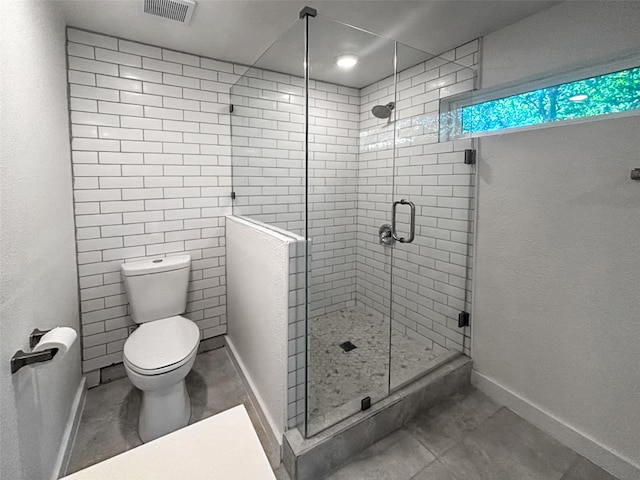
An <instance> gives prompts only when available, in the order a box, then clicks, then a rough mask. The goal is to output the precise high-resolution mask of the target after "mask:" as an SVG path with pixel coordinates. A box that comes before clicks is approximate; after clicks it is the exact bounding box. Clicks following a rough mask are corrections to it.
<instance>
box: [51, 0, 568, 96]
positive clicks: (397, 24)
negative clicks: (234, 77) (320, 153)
mask: <svg viewBox="0 0 640 480" xmlns="http://www.w3.org/2000/svg"><path fill="white" fill-rule="evenodd" d="M52 1H55V2H56V3H57V4H58V5H59V7H60V9H61V10H62V13H63V16H64V18H65V19H66V22H67V24H68V25H70V26H74V27H78V28H83V29H87V30H91V31H95V32H100V33H105V34H109V35H114V36H117V37H121V38H126V39H129V40H134V41H137V42H142V43H148V44H152V45H157V46H161V47H165V48H169V49H173V50H178V51H182V52H188V53H194V54H198V55H202V56H206V57H210V58H215V59H219V60H226V61H232V62H236V63H241V64H245V65H252V64H253V63H254V62H255V61H256V60H257V59H258V58H260V56H261V55H262V54H263V53H264V52H265V50H267V48H268V47H269V46H270V45H271V44H273V43H274V42H275V41H276V40H278V43H277V45H276V47H275V48H274V49H272V50H271V51H270V52H269V54H267V55H265V56H263V58H262V59H261V60H260V67H261V68H268V69H271V70H276V71H283V72H288V73H299V72H297V71H298V70H300V64H301V63H300V61H299V58H298V57H299V55H301V52H302V48H303V45H302V42H303V38H304V37H303V36H302V32H303V30H302V25H294V24H295V23H296V22H297V20H298V14H299V11H300V10H301V9H302V8H303V7H304V6H305V5H309V6H311V7H313V8H315V9H317V11H318V14H319V15H321V16H324V17H329V18H332V19H337V20H339V21H341V22H344V23H347V24H350V25H355V26H357V27H359V28H361V29H365V30H368V31H371V32H375V33H376V34H378V35H381V36H383V37H388V38H393V39H395V40H398V41H399V42H402V43H404V44H406V45H409V46H412V47H415V48H418V49H420V50H423V51H424V52H430V53H431V54H440V53H444V52H446V51H447V50H450V49H452V48H455V47H457V46H459V45H462V44H464V43H466V42H468V41H470V40H473V39H474V38H477V37H479V36H483V35H486V34H487V33H489V32H492V31H494V30H497V29H499V28H501V27H503V26H505V25H509V24H511V23H514V22H516V21H518V20H520V19H522V18H525V17H527V16H530V15H533V14H535V13H537V12H539V11H541V10H544V9H546V8H549V7H550V6H552V5H554V4H556V3H559V2H557V1H543V0H536V1H528V0H521V1H513V0H508V1H492V0H475V1H463V0H460V1H458V0H448V1H429V0H424V1H407V0H393V1H383V0H356V1H336V0H306V1H279V0H255V1H245V0H234V1H218V0H199V1H198V2H197V6H196V9H195V12H194V14H193V18H192V20H191V23H190V24H189V25H183V24H180V23H178V22H174V21H171V20H165V19H162V18H158V17H154V16H152V15H147V14H144V13H143V12H142V4H143V0H52ZM313 22H315V24H316V25H317V26H316V27H315V30H313V27H311V28H312V30H311V33H310V35H311V37H312V44H311V55H312V57H311V65H312V68H313V66H314V62H313V54H314V52H315V53H316V54H317V57H318V59H319V58H320V56H321V55H320V53H322V55H323V56H324V57H325V58H324V59H323V60H322V62H324V64H326V65H325V66H324V67H322V68H320V66H319V63H318V64H317V65H318V68H316V73H317V76H316V78H320V79H323V80H328V81H333V82H334V83H339V84H342V85H350V86H355V87H362V86H364V85H368V84H370V83H372V82H373V81H375V80H377V79H378V78H383V77H384V76H387V75H389V74H390V73H391V72H389V73H385V72H387V71H388V70H389V65H392V61H393V60H392V57H391V59H389V48H390V45H392V42H388V41H385V40H383V39H377V38H376V37H373V36H370V35H368V34H365V33H362V32H357V31H355V30H351V29H348V28H347V27H343V26H337V25H335V24H333V25H332V24H331V22H329V21H328V20H327V19H321V18H320V17H318V18H316V19H314V20H313ZM312 25H313V23H312ZM285 32H287V33H286V35H285ZM283 35H284V36H283ZM368 45H370V47H368ZM314 46H315V51H314V50H313V48H314ZM374 50H376V51H374ZM404 52H405V54H404V55H402V53H403V52H402V51H400V52H399V57H400V56H403V57H404V58H405V59H406V63H411V62H410V61H409V57H412V58H416V59H417V58H422V60H424V59H426V58H428V56H424V55H421V54H419V53H418V52H415V51H412V50H411V49H408V48H405V50H404ZM341 53H356V54H358V55H359V56H361V55H362V54H363V53H364V54H365V55H364V56H365V57H367V56H368V60H369V61H366V62H362V66H359V68H360V69H359V71H358V73H357V74H356V73H354V74H351V76H345V74H344V72H340V71H338V70H337V69H335V68H334V67H333V62H332V61H331V62H329V61H328V60H327V59H328V58H329V57H330V58H331V59H333V56H334V55H339V54H341ZM422 60H421V61H422ZM329 63H331V65H329ZM416 63H417V62H416ZM381 73H385V74H384V75H381Z"/></svg>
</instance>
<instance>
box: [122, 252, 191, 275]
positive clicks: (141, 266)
mask: <svg viewBox="0 0 640 480" xmlns="http://www.w3.org/2000/svg"><path fill="white" fill-rule="evenodd" d="M190 266H191V256H190V255H177V256H175V257H166V258H154V259H148V260H141V261H138V262H127V263H123V264H122V265H120V270H121V271H122V275H124V276H125V277H134V276H137V275H149V274H152V273H162V272H169V271H171V270H180V269H181V268H189V267H190Z"/></svg>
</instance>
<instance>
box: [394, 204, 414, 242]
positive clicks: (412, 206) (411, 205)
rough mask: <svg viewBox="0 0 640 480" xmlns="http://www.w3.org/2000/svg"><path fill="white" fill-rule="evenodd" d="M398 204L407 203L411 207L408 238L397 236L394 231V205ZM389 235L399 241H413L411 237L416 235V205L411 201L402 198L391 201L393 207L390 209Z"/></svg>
mask: <svg viewBox="0 0 640 480" xmlns="http://www.w3.org/2000/svg"><path fill="white" fill-rule="evenodd" d="M398 205H409V207H410V208H411V223H410V225H411V227H410V230H409V238H404V237H399V236H398V233H397V231H396V207H397V206H398ZM391 235H392V236H393V238H394V239H396V240H397V241H399V242H400V243H411V242H413V239H414V238H415V236H416V206H415V204H414V203H413V202H411V201H409V200H405V199H404V198H403V199H402V200H397V201H395V202H393V208H392V209H391Z"/></svg>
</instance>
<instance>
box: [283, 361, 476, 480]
mask: <svg viewBox="0 0 640 480" xmlns="http://www.w3.org/2000/svg"><path fill="white" fill-rule="evenodd" d="M472 363H473V362H472V361H471V359H470V358H469V357H466V356H463V355H460V356H457V357H455V358H453V359H451V360H450V361H449V362H447V363H445V364H443V365H441V366H439V367H438V368H436V369H435V370H433V371H432V372H430V373H428V374H427V375H425V376H424V377H422V378H419V379H418V380H416V381H414V382H412V383H410V384H408V385H406V386H404V387H402V388H401V389H399V390H397V391H396V392H394V393H392V394H391V395H390V396H389V397H387V398H386V399H384V400H382V401H380V402H378V403H376V404H374V405H373V406H372V407H371V409H369V410H367V411H364V412H359V413H356V414H355V415H352V416H351V417H349V418H347V419H346V420H344V421H342V422H340V423H339V424H337V425H334V426H332V427H330V428H328V429H326V430H324V431H322V432H320V433H318V434H317V435H314V436H313V437H311V438H309V439H305V438H304V437H303V436H302V434H301V433H300V431H299V430H298V429H297V428H292V429H290V430H288V431H287V432H286V433H285V435H284V441H283V445H282V447H283V452H282V453H283V459H282V460H283V463H284V466H285V468H286V469H287V471H288V472H289V475H290V476H291V478H292V480H317V479H319V478H323V477H324V476H326V475H327V474H328V473H330V472H332V471H334V470H336V469H338V468H339V467H340V466H342V465H343V464H344V463H345V462H346V461H347V460H348V459H349V458H351V457H353V456H354V455H357V454H358V453H360V452H361V451H363V450H365V449H366V448H367V447H369V446H371V445H373V444H374V443H376V442H377V441H378V440H381V439H382V438H384V437H386V436H387V435H389V434H391V433H393V432H394V431H396V430H397V429H399V428H401V427H402V426H403V425H405V424H406V423H407V422H408V421H409V420H411V419H412V418H413V417H415V416H416V415H418V414H419V413H421V412H423V411H425V410H427V409H429V408H430V407H432V406H433V405H435V404H436V403H438V402H440V401H442V400H444V399H445V398H446V397H448V396H450V395H452V394H454V393H456V392H458V391H461V390H463V389H465V388H467V387H469V385H470V377H471V368H472Z"/></svg>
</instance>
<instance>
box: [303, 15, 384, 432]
mask: <svg viewBox="0 0 640 480" xmlns="http://www.w3.org/2000/svg"><path fill="white" fill-rule="evenodd" d="M344 55H352V56H354V55H355V56H356V57H357V64H356V65H355V66H354V67H353V68H351V69H346V68H341V67H339V66H338V65H337V61H338V59H339V58H340V57H341V56H344ZM393 74H394V42H393V41H390V40H387V39H383V38H380V37H377V36H375V35H372V34H370V33H367V32H364V31H362V30H358V29H355V28H352V27H349V26H347V25H344V24H341V23H338V22H335V21H332V20H329V19H327V18H323V17H320V16H318V17H315V18H311V19H310V21H309V75H310V85H309V118H308V122H309V164H308V182H309V191H308V195H309V196H308V218H309V228H308V239H309V244H308V245H309V248H310V258H309V262H310V264H309V265H310V269H309V277H308V283H307V288H308V297H307V298H308V323H307V331H308V332H309V337H308V361H307V380H308V383H307V405H308V410H307V431H306V434H307V436H311V435H314V434H315V433H317V432H319V431H321V430H324V429H325V428H327V427H329V426H331V425H333V424H335V423H337V422H339V421H341V420H343V419H344V418H346V417H348V416H350V415H352V414H354V413H356V412H358V411H360V410H361V408H362V405H363V404H362V402H363V400H364V401H365V402H366V400H365V399H366V398H367V397H369V398H370V400H371V402H373V403H375V402H376V401H378V400H380V399H382V398H384V397H386V396H387V395H388V392H389V335H390V317H389V312H390V266H391V253H390V251H389V249H388V248H385V247H384V246H383V245H380V244H379V243H378V235H377V234H378V227H379V224H378V223H379V222H378V220H379V219H380V218H382V211H383V210H385V211H388V209H387V208H386V207H385V205H388V202H389V201H390V200H391V193H392V190H391V179H392V174H393V168H392V159H391V157H392V154H393V141H394V138H393V129H392V128H390V127H389V122H388V120H386V119H385V120H380V119H375V121H374V120H368V121H365V122H364V125H365V127H366V128H367V129H368V130H369V132H368V137H367V142H365V144H364V145H365V151H363V150H362V145H363V144H362V136H361V130H360V129H361V126H362V119H363V117H362V114H361V112H362V110H361V109H362V108H364V107H362V106H361V102H362V99H363V92H364V95H365V97H366V102H367V109H368V110H369V111H370V107H368V105H369V103H371V105H374V104H377V103H380V102H384V101H387V97H389V96H390V97H391V98H393V85H394V78H393ZM369 91H370V92H372V94H371V95H369V93H368V92H369ZM373 92H375V93H373Z"/></svg>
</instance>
